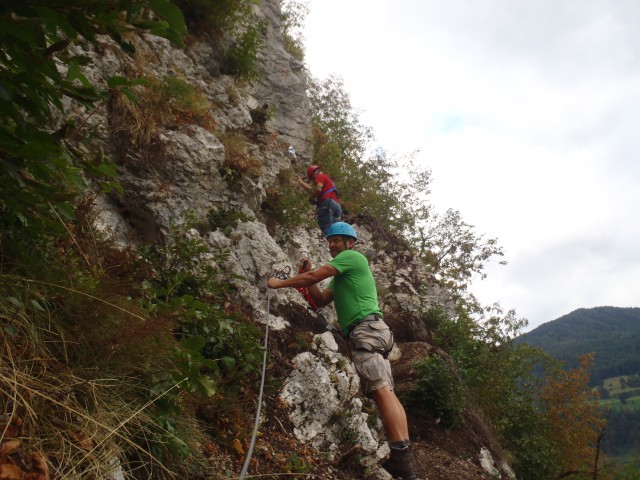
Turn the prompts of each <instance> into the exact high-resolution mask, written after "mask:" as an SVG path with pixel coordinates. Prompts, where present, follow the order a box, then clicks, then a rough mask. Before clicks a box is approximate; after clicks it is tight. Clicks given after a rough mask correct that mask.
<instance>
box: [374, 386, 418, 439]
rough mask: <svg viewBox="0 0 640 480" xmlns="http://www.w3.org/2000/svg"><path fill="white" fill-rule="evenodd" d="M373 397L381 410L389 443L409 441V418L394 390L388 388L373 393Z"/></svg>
mask: <svg viewBox="0 0 640 480" xmlns="http://www.w3.org/2000/svg"><path fill="white" fill-rule="evenodd" d="M371 396H372V397H373V400H374V401H375V402H376V405H377V406H378V410H380V416H381V417H382V423H383V424H384V430H385V433H386V434H387V440H389V442H397V441H400V440H408V439H409V428H408V427H407V416H406V414H405V412H404V408H403V407H402V404H401V403H400V400H398V397H396V394H395V393H394V392H393V390H391V389H390V388H389V386H386V387H383V388H380V389H378V390H375V391H373V392H371Z"/></svg>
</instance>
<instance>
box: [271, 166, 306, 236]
mask: <svg viewBox="0 0 640 480" xmlns="http://www.w3.org/2000/svg"><path fill="white" fill-rule="evenodd" d="M293 175H294V173H293V172H292V171H290V170H281V171H280V172H279V174H278V178H277V181H276V183H275V184H274V185H272V186H270V187H268V188H267V198H266V199H265V201H264V202H263V203H262V205H261V210H262V212H263V213H264V215H265V218H264V222H265V223H266V225H267V229H268V230H269V231H270V232H272V233H273V232H275V231H276V229H277V228H278V227H279V228H281V229H283V231H284V234H285V236H287V231H288V230H289V227H295V226H302V225H306V226H308V227H310V228H312V227H313V226H314V225H315V220H314V212H315V208H314V207H313V206H311V205H310V204H309V199H308V197H307V195H306V194H305V192H304V190H302V189H301V188H300V187H298V186H297V185H295V183H294V181H293Z"/></svg>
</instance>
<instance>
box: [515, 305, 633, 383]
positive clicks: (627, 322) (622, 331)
mask: <svg viewBox="0 0 640 480" xmlns="http://www.w3.org/2000/svg"><path fill="white" fill-rule="evenodd" d="M516 341H517V342H521V343H522V342H524V343H527V344H528V345H530V346H532V347H539V348H542V349H543V350H544V351H545V352H547V353H548V354H549V355H551V356H552V357H553V358H556V359H558V360H560V361H562V362H564V363H565V364H566V366H567V367H569V368H575V366H576V365H578V356H579V355H583V354H585V353H591V352H593V353H595V359H594V365H593V368H592V371H591V384H592V385H594V386H597V385H600V384H602V381H603V380H604V379H605V378H609V377H616V376H619V375H634V374H638V373H639V372H640V308H617V307H596V308H588V309H587V308H580V309H578V310H575V311H573V312H571V313H569V314H567V315H564V316H562V317H560V318H558V319H556V320H553V321H551V322H548V323H545V324H543V325H541V326H539V327H537V328H536V329H534V330H532V331H530V332H528V333H526V334H525V335H523V336H521V337H519V338H518V339H517V340H516Z"/></svg>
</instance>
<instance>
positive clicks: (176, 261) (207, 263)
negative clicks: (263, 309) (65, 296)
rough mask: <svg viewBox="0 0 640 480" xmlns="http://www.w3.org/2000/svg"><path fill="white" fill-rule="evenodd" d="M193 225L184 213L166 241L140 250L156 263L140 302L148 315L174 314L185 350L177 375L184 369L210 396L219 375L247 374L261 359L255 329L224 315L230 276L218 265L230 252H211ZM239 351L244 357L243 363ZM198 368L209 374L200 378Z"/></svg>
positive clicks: (191, 383)
mask: <svg viewBox="0 0 640 480" xmlns="http://www.w3.org/2000/svg"><path fill="white" fill-rule="evenodd" d="M195 224H196V220H195V218H194V217H193V215H191V214H188V213H187V214H186V215H185V221H184V222H183V223H182V224H180V225H173V226H172V231H171V237H170V241H169V242H167V243H166V244H164V245H155V246H152V247H151V248H144V249H143V250H142V255H143V258H144V259H145V260H146V261H147V262H148V263H150V264H151V265H154V266H155V268H154V269H153V271H154V273H153V275H152V276H151V278H149V279H148V280H146V281H145V282H144V291H145V297H144V306H145V309H146V310H147V311H148V312H149V313H150V314H151V315H156V316H157V315H162V314H165V313H166V312H171V313H172V314H174V315H175V314H177V315H178V318H177V323H178V327H177V329H176V333H177V334H178V338H179V339H180V343H181V345H182V347H183V349H184V350H185V351H187V352H188V355H187V356H184V357H183V356H181V357H180V359H179V362H180V365H181V366H182V367H183V368H182V369H179V372H180V375H181V376H183V375H184V373H185V372H186V373H188V375H187V377H183V378H188V379H189V381H190V385H192V387H193V388H194V390H198V391H199V392H200V393H201V394H208V395H212V394H213V393H215V389H216V384H215V382H216V380H217V379H218V378H220V377H221V376H222V375H225V376H227V377H230V376H235V375H240V376H242V375H246V374H247V373H249V372H251V371H252V370H253V369H254V367H255V366H256V365H257V364H258V363H259V361H260V359H261V352H260V348H259V346H258V336H259V331H258V330H257V329H256V328H255V327H253V326H251V325H248V324H244V323H240V322H238V321H237V320H236V319H234V318H232V317H231V316H229V315H227V314H226V312H225V310H224V307H223V303H224V301H225V299H226V297H227V296H228V295H229V293H230V290H229V283H228V281H229V279H230V278H232V277H233V275H231V274H229V273H225V272H224V270H223V269H222V268H221V265H223V264H224V263H225V261H226V259H227V257H228V252H224V251H219V252H215V253H212V252H211V250H210V248H209V246H208V245H207V244H205V243H204V241H202V240H201V239H200V237H199V236H197V234H196V235H194V234H193V233H190V232H191V231H192V229H193V228H194V226H195ZM238 353H240V354H242V355H244V357H243V358H242V359H241V360H242V361H241V362H238V361H237V360H238V359H237V358H236V356H237V354H238ZM181 354H182V352H181V351H180V350H179V351H178V355H181ZM202 368H205V369H206V371H207V372H209V373H210V378H202V377H201V376H200V374H199V372H200V371H201V370H202ZM172 380H174V381H175V380H176V379H175V378H174V379H172Z"/></svg>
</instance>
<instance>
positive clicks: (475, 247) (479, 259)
mask: <svg viewBox="0 0 640 480" xmlns="http://www.w3.org/2000/svg"><path fill="white" fill-rule="evenodd" d="M425 220H426V221H419V222H416V227H415V229H414V231H413V232H412V234H411V237H412V243H413V244H414V245H415V246H416V248H417V250H418V253H419V254H420V255H421V256H422V257H423V258H424V259H425V262H426V263H427V264H429V265H430V266H431V267H432V268H433V271H434V272H435V273H436V274H438V275H439V277H440V278H442V279H443V280H444V282H445V284H446V286H447V288H448V289H449V290H450V291H451V292H452V293H453V294H454V295H457V296H463V294H464V293H465V292H466V289H467V287H468V285H469V283H470V279H471V278H473V277H474V276H476V275H478V276H479V278H480V279H481V280H482V279H484V278H486V274H485V273H484V272H483V270H484V266H485V265H486V263H487V262H488V261H489V259H491V258H492V257H494V256H500V257H501V256H503V252H502V247H500V246H499V245H498V241H497V239H487V240H485V239H484V236H483V235H478V234H476V233H475V232H474V230H473V226H472V225H469V224H467V223H466V222H464V221H463V220H462V217H461V215H460V212H459V211H456V210H452V209H449V210H447V211H446V213H445V214H444V215H438V214H434V213H432V214H431V216H430V217H427V218H426V219H425ZM500 264H501V265H504V264H506V262H504V261H502V262H500Z"/></svg>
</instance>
